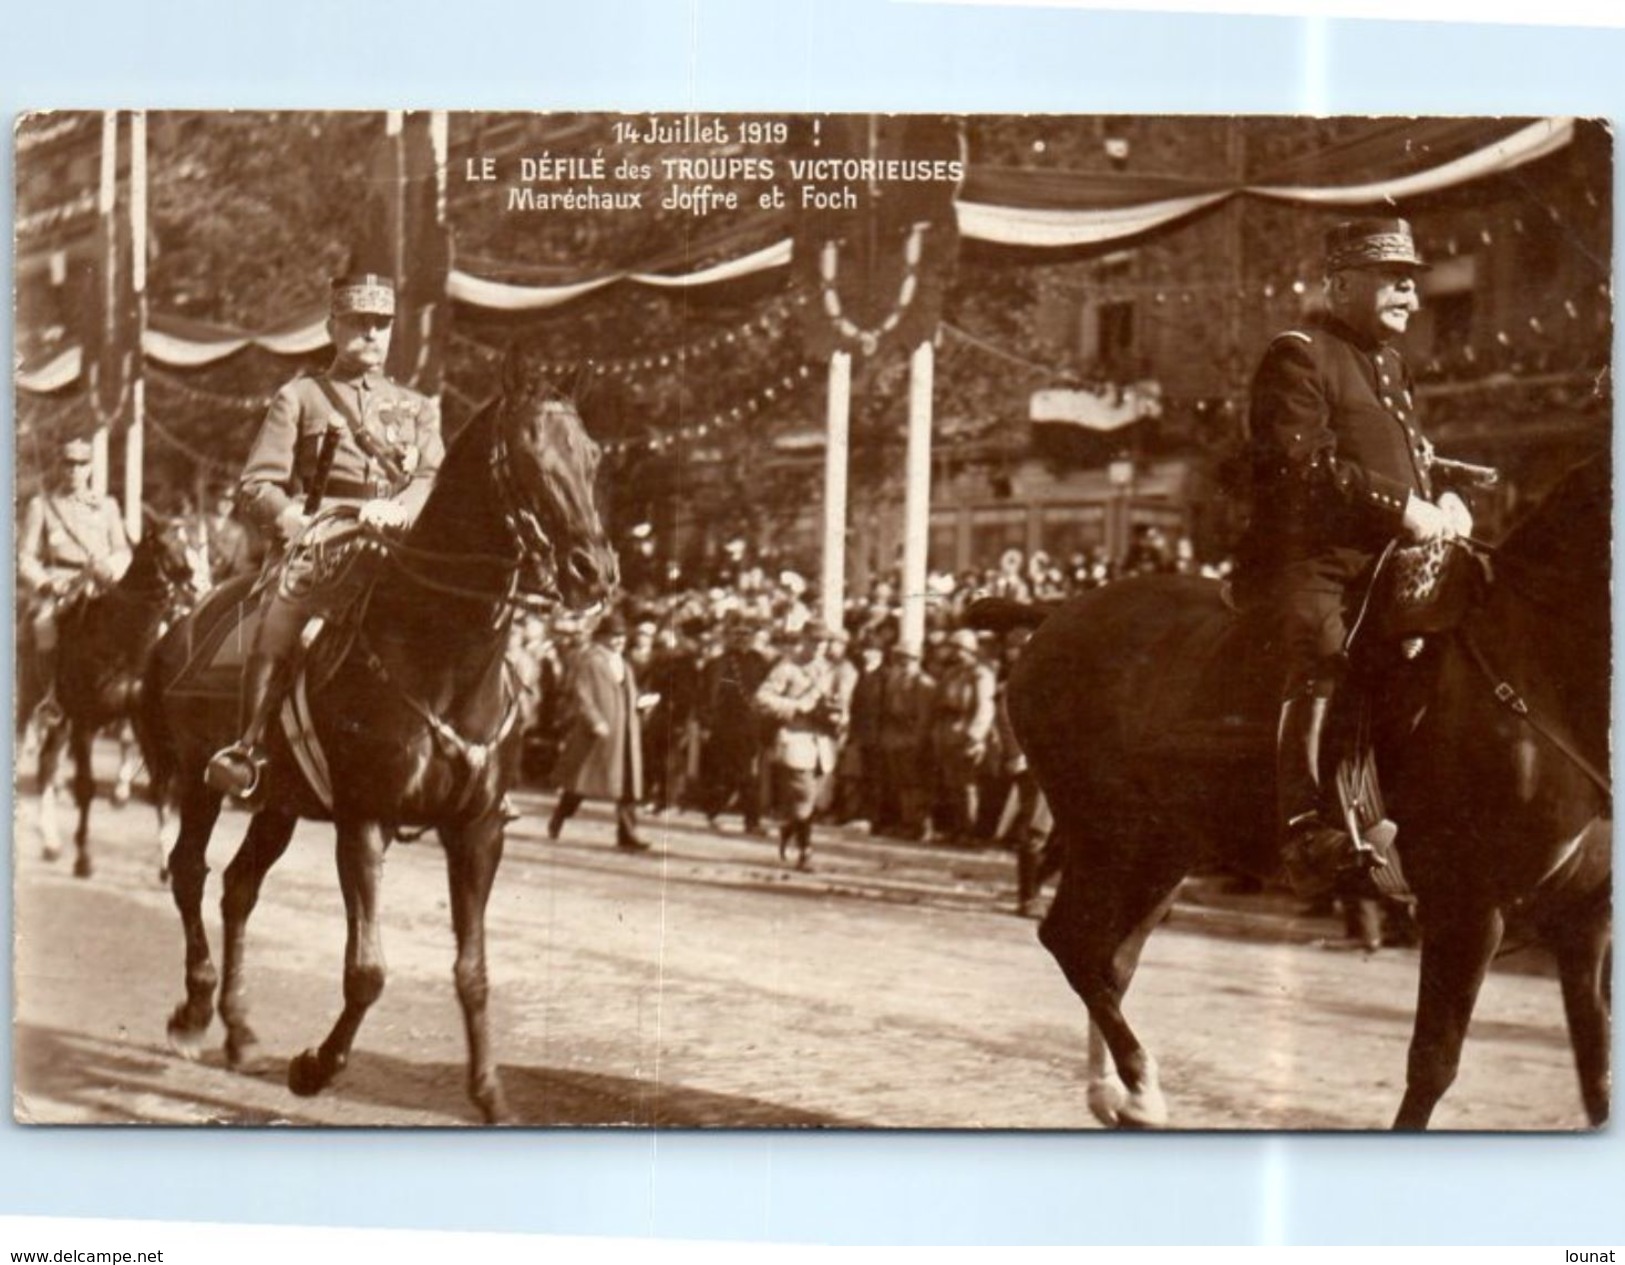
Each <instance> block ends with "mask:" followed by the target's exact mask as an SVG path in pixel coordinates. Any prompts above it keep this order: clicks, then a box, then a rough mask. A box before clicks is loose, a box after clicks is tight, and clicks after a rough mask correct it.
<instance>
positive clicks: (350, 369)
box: [206, 273, 445, 803]
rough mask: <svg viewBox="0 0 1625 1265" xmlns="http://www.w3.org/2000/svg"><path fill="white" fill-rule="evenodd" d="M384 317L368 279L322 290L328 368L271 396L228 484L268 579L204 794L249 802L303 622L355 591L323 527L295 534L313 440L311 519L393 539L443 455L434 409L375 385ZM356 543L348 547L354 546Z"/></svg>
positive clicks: (354, 557) (356, 575)
mask: <svg viewBox="0 0 1625 1265" xmlns="http://www.w3.org/2000/svg"><path fill="white" fill-rule="evenodd" d="M394 319H395V288H394V284H393V282H391V281H390V280H389V279H388V278H386V277H380V276H376V275H374V274H372V273H362V274H354V275H351V276H346V277H341V278H339V279H338V280H336V281H334V282H333V285H332V294H331V308H330V315H329V316H328V319H327V330H328V334H329V335H330V336H331V338H332V340H333V364H332V366H331V367H330V368H329V369H328V370H327V371H326V372H325V373H319V374H314V375H307V376H302V377H299V378H295V379H294V380H293V381H292V382H290V383H288V384H287V385H286V386H284V387H283V388H282V389H281V390H280V391H278V392H277V394H276V398H275V399H273V400H272V401H271V407H270V410H269V411H268V412H267V413H266V415H265V421H264V422H263V423H262V424H261V426H260V430H259V434H258V436H256V438H255V440H254V446H253V448H252V449H251V450H250V451H249V454H248V462H247V465H246V466H245V467H244V469H243V475H242V478H241V480H239V482H238V492H237V500H238V505H239V507H240V509H241V512H242V514H243V516H244V517H245V518H247V519H248V521H249V522H251V523H252V524H253V525H254V526H255V527H257V528H258V529H259V530H260V532H261V533H262V534H263V535H264V536H265V537H266V538H267V539H268V540H269V541H271V542H272V546H273V548H274V549H275V553H274V555H273V559H274V561H275V563H276V571H275V574H274V577H273V579H272V581H271V583H270V584H269V585H268V586H267V592H266V596H265V599H264V605H263V608H262V610H261V619H260V628H259V633H258V636H257V638H256V640H255V643H254V648H253V650H252V652H251V653H250V654H249V656H248V660H247V663H246V664H245V665H244V670H243V695H244V711H245V712H246V714H247V717H248V721H247V725H246V727H245V728H244V730H243V733H242V737H241V738H240V739H239V740H238V741H237V742H235V743H233V744H232V745H231V746H229V747H226V748H225V749H224V750H222V751H219V752H216V754H215V756H214V758H213V759H211V760H210V761H209V767H208V771H207V774H206V776H207V779H208V783H209V785H210V786H211V787H213V788H214V789H215V790H218V791H221V792H224V793H226V794H229V795H231V796H233V797H234V798H237V799H239V800H242V801H244V802H249V803H252V802H253V801H254V800H255V799H256V797H257V793H258V791H259V788H260V783H261V777H260V774H261V771H262V770H263V768H264V766H265V750H264V745H263V744H264V739H265V733H266V730H267V729H268V727H269V726H270V722H271V718H272V717H273V716H274V715H275V714H276V708H277V705H278V703H279V702H280V701H281V697H282V694H283V692H284V691H285V690H286V688H287V686H288V684H289V682H290V681H291V680H292V677H293V672H294V658H295V654H296V652H297V651H298V649H299V644H300V633H301V631H302V630H303V628H304V626H305V623H306V621H308V620H309V619H311V618H312V617H314V616H316V615H320V614H323V613H325V612H328V611H332V610H335V609H337V608H338V607H340V606H341V605H342V604H343V603H344V602H345V601H346V600H347V599H348V598H350V597H352V596H353V595H354V594H355V593H356V592H357V591H358V590H359V589H360V587H361V586H362V584H363V583H364V582H365V579H366V574H365V567H366V566H367V560H368V559H371V558H374V557H376V555H375V554H373V553H372V552H371V551H364V550H361V549H360V548H359V547H352V548H348V549H345V548H340V549H337V550H335V549H332V548H327V549H322V548H318V546H319V545H320V544H321V543H322V541H321V540H317V539H313V537H325V534H326V527H325V521H324V525H323V526H319V527H318V528H317V530H316V531H314V532H310V533H307V532H306V528H307V527H309V526H310V525H311V521H312V517H311V516H310V515H307V514H306V513H305V504H306V499H307V497H308V495H309V494H310V492H311V490H312V488H313V483H314V481H315V480H316V478H317V473H318V470H317V467H318V464H319V459H320V454H321V452H322V448H323V439H324V437H325V436H327V435H328V433H329V431H331V432H332V433H333V436H334V439H333V441H330V442H336V447H334V448H332V450H331V451H332V467H331V472H330V474H329V475H328V478H327V482H326V484H325V486H324V487H322V488H321V489H319V491H320V493H321V504H320V508H321V509H326V508H328V507H329V506H333V505H350V506H354V507H356V515H357V519H358V520H359V522H360V523H361V524H362V525H363V526H365V527H370V528H373V529H375V530H378V531H383V532H388V533H391V534H403V533H404V532H405V531H406V530H407V529H408V528H409V527H411V525H412V523H413V522H414V520H415V519H416V518H417V515H418V513H419V511H421V510H422V508H423V505H424V502H425V501H427V500H428V498H429V490H430V488H431V487H432V486H433V481H434V476H435V472H436V471H437V470H439V468H440V461H441V458H442V457H443V456H444V454H445V449H444V445H443V443H442V442H441V438H440V410H439V406H438V405H437V404H436V403H435V401H433V400H431V399H429V398H427V397H426V396H423V395H419V394H418V393H417V392H416V391H412V390H410V389H408V388H407V387H403V386H399V385H397V384H396V383H394V382H391V381H390V380H389V379H388V378H387V377H385V376H384V362H385V361H386V360H387V359H388V357H389V341H390V334H391V331H392V327H393V323H394ZM357 545H359V542H357Z"/></svg>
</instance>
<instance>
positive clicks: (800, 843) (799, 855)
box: [796, 817, 813, 870]
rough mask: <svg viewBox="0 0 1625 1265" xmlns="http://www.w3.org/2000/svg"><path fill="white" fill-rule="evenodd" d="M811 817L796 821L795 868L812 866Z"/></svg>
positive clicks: (802, 868) (801, 868)
mask: <svg viewBox="0 0 1625 1265" xmlns="http://www.w3.org/2000/svg"><path fill="white" fill-rule="evenodd" d="M812 828H813V827H812V818H811V817H804V818H802V819H801V820H800V821H798V822H797V823H796V869H798V870H807V869H811V868H812Z"/></svg>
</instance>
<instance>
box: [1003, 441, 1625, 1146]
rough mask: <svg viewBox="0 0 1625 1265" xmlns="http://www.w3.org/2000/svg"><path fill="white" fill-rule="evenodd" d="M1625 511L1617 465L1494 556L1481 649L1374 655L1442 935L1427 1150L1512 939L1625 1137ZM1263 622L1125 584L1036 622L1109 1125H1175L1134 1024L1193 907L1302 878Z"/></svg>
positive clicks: (1424, 1070)
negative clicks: (1620, 638)
mask: <svg viewBox="0 0 1625 1265" xmlns="http://www.w3.org/2000/svg"><path fill="white" fill-rule="evenodd" d="M1611 489H1612V479H1611V469H1610V466H1609V463H1608V461H1607V459H1606V457H1600V458H1597V459H1594V460H1592V461H1590V462H1588V463H1585V464H1584V465H1581V466H1579V467H1577V468H1576V469H1575V470H1573V471H1571V472H1570V473H1569V475H1568V476H1567V477H1565V479H1564V480H1563V481H1562V482H1561V483H1560V484H1559V485H1558V486H1557V487H1556V488H1555V489H1554V490H1553V491H1552V493H1551V494H1550V495H1549V496H1548V497H1547V498H1545V499H1544V500H1543V502H1542V503H1541V504H1540V505H1539V506H1537V507H1536V508H1535V510H1534V511H1533V512H1532V513H1531V514H1530V515H1529V516H1527V517H1526V518H1525V519H1524V520H1523V521H1522V522H1521V523H1520V524H1519V525H1518V526H1517V527H1515V528H1514V529H1513V530H1512V531H1511V532H1510V533H1509V534H1508V536H1507V537H1506V539H1505V541H1504V542H1503V543H1502V544H1501V545H1500V546H1499V547H1498V548H1496V549H1494V550H1493V552H1492V558H1491V561H1492V566H1493V580H1492V581H1491V582H1490V583H1489V584H1488V585H1487V588H1486V590H1485V591H1484V592H1483V593H1482V594H1481V596H1480V597H1479V599H1478V601H1477V603H1476V604H1475V605H1473V606H1472V607H1471V608H1470V609H1469V610H1468V612H1467V613H1466V615H1465V616H1464V617H1463V618H1462V619H1461V620H1460V622H1459V623H1458V624H1457V625H1456V626H1454V627H1452V628H1449V629H1447V630H1441V631H1438V632H1436V633H1435V634H1433V635H1430V636H1429V637H1427V638H1426V639H1425V642H1424V643H1423V644H1424V648H1423V649H1422V651H1421V652H1420V654H1419V655H1418V656H1417V657H1415V658H1414V659H1404V658H1403V657H1402V656H1401V655H1399V654H1398V653H1397V651H1398V647H1397V645H1396V644H1392V643H1390V644H1386V645H1385V646H1383V647H1382V648H1381V649H1378V650H1377V651H1376V652H1375V653H1377V654H1379V655H1382V656H1385V657H1387V656H1389V655H1391V661H1390V662H1389V663H1388V664H1387V666H1386V667H1385V668H1384V670H1383V675H1382V676H1381V678H1380V679H1381V681H1382V691H1381V692H1382V695H1383V697H1384V698H1389V697H1395V698H1398V700H1399V702H1400V703H1401V704H1402V705H1400V706H1396V707H1394V708H1393V709H1392V711H1391V717H1390V720H1391V723H1389V724H1386V725H1384V726H1381V727H1379V728H1378V730H1377V732H1376V733H1375V735H1374V736H1375V743H1376V760H1377V764H1378V767H1380V768H1381V769H1382V771H1383V783H1384V790H1385V792H1386V793H1387V798H1388V806H1389V808H1390V810H1391V815H1392V817H1393V818H1394V820H1395V821H1396V822H1397V823H1398V825H1399V841H1398V842H1399V851H1400V854H1401V856H1402V858H1403V864H1404V869H1405V873H1406V876H1407V877H1408V879H1409V883H1410V886H1411V889H1412V890H1413V891H1414V893H1415V895H1416V898H1417V902H1418V912H1419V917H1420V922H1421V959H1420V971H1421V974H1420V981H1419V987H1418V994H1417V1009H1416V1015H1415V1021H1414V1027H1413V1033H1412V1038H1411V1044H1410V1054H1409V1059H1408V1065H1407V1074H1406V1090H1405V1094H1404V1097H1403V1100H1402V1102H1401V1104H1400V1107H1399V1111H1398V1113H1397V1116H1396V1118H1395V1120H1394V1125H1395V1127H1396V1128H1403V1129H1420V1128H1425V1127H1426V1125H1427V1124H1428V1121H1429V1119H1430V1118H1431V1115H1432V1112H1433V1110H1434V1108H1435V1106H1436V1105H1437V1103H1438V1101H1439V1100H1440V1098H1441V1097H1442V1096H1443V1095H1444V1093H1445V1091H1446V1090H1447V1089H1448V1088H1449V1087H1450V1085H1451V1083H1452V1082H1453V1081H1454V1079H1455V1075H1456V1071H1457V1068H1458V1066H1459V1063H1460V1057H1461V1050H1462V1044H1463V1041H1464V1038H1465V1036H1466V1032H1467V1026H1468V1022H1469V1020H1470V1018H1471V1015H1472V1012H1473V1007H1474V1004H1475V1002H1476V1000H1477V996H1478V992H1479V989H1480V986H1481V984H1482V982H1483V980H1484V977H1485V975H1486V973H1487V970H1488V967H1489V964H1490V962H1491V959H1492V958H1493V956H1494V954H1495V952H1496V950H1497V948H1498V946H1499V945H1500V943H1501V941H1502V937H1503V934H1504V932H1505V930H1506V927H1507V925H1508V923H1509V922H1511V921H1515V922H1516V923H1517V924H1518V925H1519V927H1520V928H1527V929H1528V930H1529V931H1530V932H1531V933H1532V934H1533V935H1534V936H1536V937H1538V939H1539V940H1540V941H1541V942H1542V943H1544V944H1545V945H1547V946H1548V947H1549V948H1550V949H1551V951H1552V953H1553V954H1554V956H1555V960H1556V965H1557V970H1558V974H1559V978H1560V982H1561V988H1562V993H1563V1001H1564V1007H1565V1013H1566V1018H1567V1021H1568V1029H1569V1037H1570V1043H1571V1045H1572V1048H1573V1052H1574V1059H1575V1065H1576V1070H1577V1072H1578V1077H1579V1085H1580V1096H1581V1099H1582V1102H1583V1105H1584V1109H1585V1113H1586V1116H1587V1118H1588V1119H1589V1121H1590V1122H1591V1123H1592V1124H1593V1125H1601V1124H1602V1123H1603V1122H1604V1121H1605V1120H1606V1119H1607V1116H1608V1108H1609V1012H1610V997H1609V987H1608V977H1609V966H1610V960H1611V944H1612V896H1611V882H1612V868H1611V867H1612V858H1611V838H1612V828H1611V814H1612V791H1611V785H1610V782H1609V779H1608V774H1607V771H1606V770H1607V767H1608V732H1609V729H1608V726H1609V697H1610V653H1611V642H1612V629H1611V621H1610V606H1609V603H1610V587H1609V585H1610V568H1611V543H1612V542H1611V531H1610V517H1611V507H1612V497H1611ZM1257 617H1258V616H1253V618H1257ZM1247 619H1249V616H1248V615H1246V614H1243V615H1239V616H1238V615H1237V614H1236V613H1235V612H1234V611H1232V610H1230V609H1229V607H1228V606H1227V605H1226V603H1225V601H1224V598H1223V595H1222V593H1221V588H1220V585H1219V584H1218V583H1217V582H1214V581H1209V580H1201V579H1195V578H1187V577H1178V576H1152V577H1144V578H1138V579H1128V580H1123V581H1120V582H1118V583H1116V584H1113V585H1111V586H1108V587H1106V588H1103V589H1099V590H1096V591H1093V592H1090V593H1086V594H1084V595H1082V596H1080V597H1078V598H1075V599H1073V600H1072V601H1071V602H1069V603H1067V604H1066V605H1065V606H1064V607H1062V608H1061V609H1060V610H1059V611H1057V612H1055V613H1054V614H1052V615H1050V616H1048V617H1047V618H1041V619H1036V620H1035V622H1037V623H1038V627H1037V631H1036V632H1035V634H1034V636H1033V638H1032V640H1031V642H1030V643H1029V644H1028V648H1027V652H1026V654H1025V655H1024V657H1023V658H1022V660H1021V661H1020V662H1019V664H1018V665H1017V667H1016V669H1015V671H1014V673H1013V675H1012V679H1011V683H1010V715H1011V720H1012V722H1013V725H1014V728H1015V730H1016V734H1017V736H1018V739H1019V741H1020V743H1021V745H1022V748H1023V750H1024V751H1025V752H1026V753H1027V756H1028V758H1029V760H1030V761H1031V764H1032V767H1033V769H1034V772H1035V774H1036V775H1037V778H1038V781H1039V783H1040V785H1041V786H1042V788H1043V791H1044V794H1045V796H1046V797H1047V798H1048V800H1049V803H1050V805H1051V808H1052V809H1053V811H1054V815H1055V829H1056V844H1057V845H1059V846H1060V847H1061V848H1062V849H1063V855H1064V860H1063V871H1062V877H1061V881H1060V887H1059V890H1058V892H1057V895H1056V898H1055V900H1054V902H1053V904H1052V905H1051V907H1050V909H1049V912H1048V914H1047V916H1046V917H1045V918H1044V920H1043V923H1042V924H1041V927H1040V932H1039V938H1040V940H1041V942H1042V943H1043V944H1044V946H1045V947H1046V948H1047V949H1048V950H1049V951H1050V953H1051V954H1052V955H1053V956H1054V958H1055V960H1056V962H1057V963H1058V964H1059V966H1060V967H1061V970H1062V971H1063V972H1064V973H1065V975H1066V978H1067V980H1068V982H1069V983H1070V984H1071V986H1072V988H1073V990H1074V991H1075V992H1077V994H1078V995H1079V997H1080V998H1081V999H1082V1000H1083V1002H1084V1005H1085V1006H1086V1007H1087V1009H1088V1012H1089V1021H1090V1026H1089V1047H1088V1066H1089V1076H1090V1085H1089V1105H1090V1108H1091V1110H1092V1111H1093V1113H1094V1114H1095V1116H1096V1117H1097V1118H1098V1119H1100V1120H1101V1121H1102V1122H1103V1123H1106V1124H1110V1125H1118V1126H1136V1127H1146V1126H1159V1125H1162V1124H1165V1123H1166V1122H1167V1106H1166V1103H1165V1100H1164V1098H1163V1093H1162V1088H1161V1085H1160V1083H1159V1080H1158V1074H1157V1067H1156V1063H1155V1060H1154V1059H1153V1057H1152V1055H1151V1054H1150V1052H1149V1051H1148V1050H1146V1048H1145V1047H1144V1046H1143V1045H1142V1044H1141V1042H1140V1040H1139V1038H1138V1037H1137V1036H1136V1034H1135V1032H1134V1030H1133V1029H1132V1028H1131V1027H1130V1026H1129V1024H1128V1022H1127V1020H1126V1019H1125V1018H1124V1017H1123V1012H1122V1002H1123V997H1124V994H1125V993H1126V992H1127V990H1128V988H1129V985H1130V982H1131V981H1132V979H1133V976H1134V971H1135V968H1136V965H1137V963H1138V961H1139V957H1140V952H1141V950H1142V948H1143V946H1144V944H1145V941H1146V938H1147V937H1148V936H1149V935H1150V933H1151V931H1152V930H1153V929H1154V928H1155V927H1156V926H1157V924H1158V923H1159V922H1160V921H1161V920H1162V918H1163V916H1164V914H1165V913H1166V912H1167V910H1168V908H1169V905H1170V904H1171V902H1172V900H1173V898H1174V895H1175V893H1176V892H1177V890H1178V887H1179V885H1180V883H1181V882H1182V881H1183V880H1184V878H1185V877H1186V876H1187V875H1188V874H1189V873H1190V872H1191V871H1192V870H1193V869H1194V868H1195V867H1196V866H1197V865H1198V864H1200V863H1203V862H1217V863H1222V864H1225V865H1228V866H1231V867H1233V868H1236V869H1239V870H1242V871H1244V872H1252V873H1258V874H1269V873H1272V872H1274V871H1275V870H1277V869H1278V867H1279V864H1280V859H1279V855H1278V845H1277V843H1276V838H1277V834H1276V823H1275V807H1274V798H1275V796H1274V765H1273V750H1274V745H1273V727H1272V723H1273V718H1274V715H1275V701H1276V697H1277V686H1278V682H1277V680H1276V676H1277V672H1278V669H1276V668H1275V667H1274V665H1273V663H1272V659H1274V658H1275V656H1274V655H1273V654H1272V651H1271V646H1270V642H1269V638H1268V636H1267V635H1266V634H1265V633H1263V631H1262V630H1261V629H1260V628H1259V627H1256V626H1255V627H1253V628H1251V629H1249V628H1247V627H1245V626H1244V625H1245V621H1246V620H1247ZM1108 1056H1109V1060H1110V1062H1109V1063H1108Z"/></svg>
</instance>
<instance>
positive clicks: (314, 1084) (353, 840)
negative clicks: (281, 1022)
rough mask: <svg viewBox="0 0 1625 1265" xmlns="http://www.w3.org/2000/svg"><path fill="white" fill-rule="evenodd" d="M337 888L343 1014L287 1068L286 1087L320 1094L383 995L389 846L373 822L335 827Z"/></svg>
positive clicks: (346, 1057)
mask: <svg viewBox="0 0 1625 1265" xmlns="http://www.w3.org/2000/svg"><path fill="white" fill-rule="evenodd" d="M336 825H337V830H338V843H337V857H338V871H339V889H340V891H342V892H343V893H344V914H345V924H346V937H345V945H344V1009H343V1010H342V1011H340V1012H339V1017H338V1021H337V1022H336V1023H335V1024H334V1025H333V1030H332V1031H331V1032H329V1033H328V1034H327V1040H325V1041H323V1042H322V1044H321V1048H320V1049H316V1050H306V1051H305V1052H304V1053H303V1054H300V1055H298V1056H297V1057H296V1058H295V1059H294V1060H293V1062H292V1063H290V1064H289V1065H288V1088H289V1089H291V1090H293V1092H294V1093H296V1094H300V1095H304V1096H309V1095H311V1094H316V1093H320V1092H321V1091H322V1090H323V1089H325V1088H327V1086H328V1085H330V1084H332V1082H333V1078H334V1077H335V1076H337V1075H338V1074H339V1073H340V1072H342V1071H343V1070H344V1068H345V1066H346V1065H347V1064H348V1063H349V1061H350V1047H351V1046H352V1045H354V1043H355V1034H356V1032H357V1031H359V1030H360V1028H361V1021H362V1020H363V1019H365V1018H366V1017H367V1011H368V1010H369V1009H370V1008H371V1006H372V1004H373V1002H375V1001H377V1000H378V998H379V996H380V995H381V994H382V993H383V991H384V976H385V967H384V946H383V940H382V938H381V936H380V928H379V925H378V913H379V896H380V894H381V891H382V888H383V878H384V851H385V849H386V848H387V847H388V843H387V841H386V839H385V836H384V831H383V828H382V827H381V826H380V825H379V824H378V823H377V822H350V821H345V822H338V823H336Z"/></svg>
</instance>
